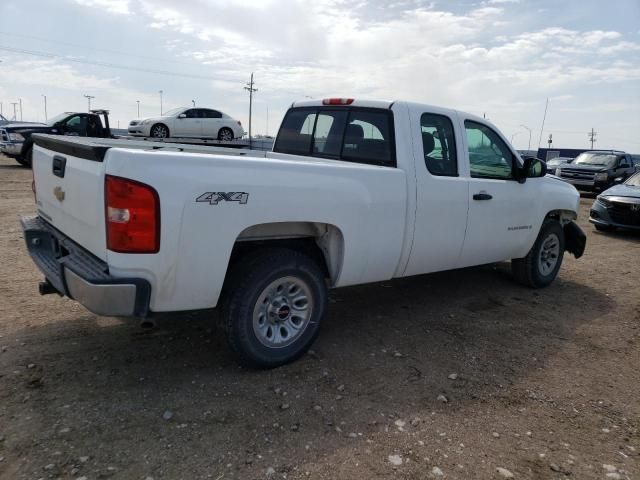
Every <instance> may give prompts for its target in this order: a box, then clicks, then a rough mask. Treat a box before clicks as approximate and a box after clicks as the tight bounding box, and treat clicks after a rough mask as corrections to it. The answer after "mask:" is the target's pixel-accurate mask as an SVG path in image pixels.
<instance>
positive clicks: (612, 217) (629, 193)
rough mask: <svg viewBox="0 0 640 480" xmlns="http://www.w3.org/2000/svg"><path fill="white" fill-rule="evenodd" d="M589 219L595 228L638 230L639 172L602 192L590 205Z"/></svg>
mask: <svg viewBox="0 0 640 480" xmlns="http://www.w3.org/2000/svg"><path fill="white" fill-rule="evenodd" d="M589 221H590V222H591V223H593V224H594V225H595V227H596V229H597V230H602V231H606V230H615V229H616V228H632V229H638V230H640V172H639V173H636V174H635V175H633V176H632V177H631V178H629V179H628V180H627V181H626V182H624V183H623V184H622V185H616V186H614V187H611V188H610V189H608V190H606V191H604V192H602V193H601V194H600V195H598V197H597V198H596V201H595V202H593V205H592V206H591V213H590V215H589Z"/></svg>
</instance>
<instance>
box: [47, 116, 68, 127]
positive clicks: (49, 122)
mask: <svg viewBox="0 0 640 480" xmlns="http://www.w3.org/2000/svg"><path fill="white" fill-rule="evenodd" d="M69 115H70V113H69V112H65V113H60V114H58V115H56V116H55V117H51V118H50V119H49V120H47V125H49V126H50V127H53V126H54V125H55V124H56V123H58V122H59V121H60V120H64V119H65V118H67V117H68V116H69Z"/></svg>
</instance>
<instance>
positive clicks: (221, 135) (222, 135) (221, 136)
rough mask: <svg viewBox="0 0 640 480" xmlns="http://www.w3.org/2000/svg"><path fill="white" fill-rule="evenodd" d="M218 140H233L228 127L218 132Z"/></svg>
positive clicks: (231, 132)
mask: <svg viewBox="0 0 640 480" xmlns="http://www.w3.org/2000/svg"><path fill="white" fill-rule="evenodd" d="M218 140H224V141H226V142H228V141H231V140H233V130H231V129H230V128H228V127H223V128H221V129H220V131H219V132H218Z"/></svg>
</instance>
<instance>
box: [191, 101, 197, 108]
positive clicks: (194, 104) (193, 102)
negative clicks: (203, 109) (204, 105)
mask: <svg viewBox="0 0 640 480" xmlns="http://www.w3.org/2000/svg"><path fill="white" fill-rule="evenodd" d="M191 103H192V104H193V107H194V108H195V106H196V101H195V100H191Z"/></svg>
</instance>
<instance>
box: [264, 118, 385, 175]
mask: <svg viewBox="0 0 640 480" xmlns="http://www.w3.org/2000/svg"><path fill="white" fill-rule="evenodd" d="M393 145H394V143H393V123H392V114H391V112H390V111H388V110H381V109H364V108H363V109H351V108H349V109H346V108H335V109H334V108H317V107H302V108H293V109H290V110H289V111H288V112H287V114H286V115H285V118H284V120H283V121H282V126H281V127H280V131H279V132H278V138H277V139H276V144H275V147H274V152H280V153H291V154H299V155H311V156H315V157H326V158H334V159H340V160H346V161H350V162H357V163H368V164H373V165H384V166H395V156H394V153H395V151H394V147H393Z"/></svg>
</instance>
